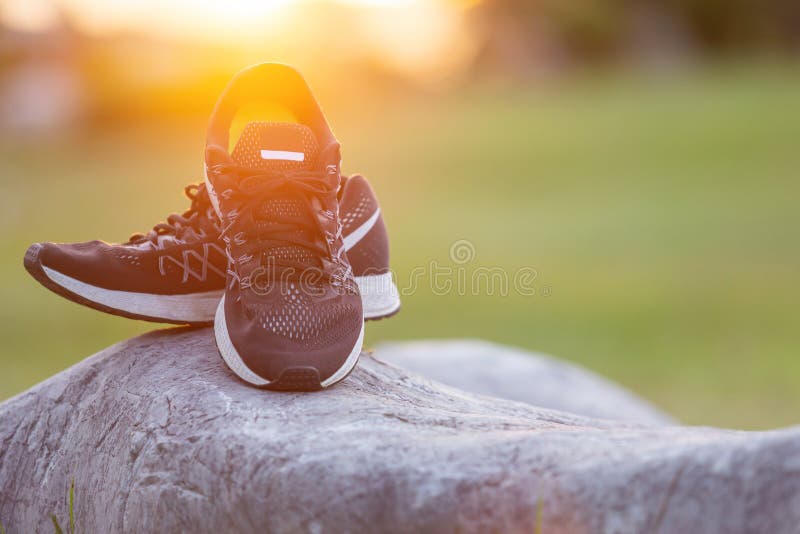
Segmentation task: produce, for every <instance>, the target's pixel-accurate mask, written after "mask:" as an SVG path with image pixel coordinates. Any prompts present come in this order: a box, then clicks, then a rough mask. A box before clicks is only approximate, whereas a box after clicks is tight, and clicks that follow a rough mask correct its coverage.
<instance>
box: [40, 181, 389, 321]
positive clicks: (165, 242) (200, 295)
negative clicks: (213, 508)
mask: <svg viewBox="0 0 800 534" xmlns="http://www.w3.org/2000/svg"><path fill="white" fill-rule="evenodd" d="M342 180H343V181H344V186H343V187H342V189H341V191H340V196H341V200H340V203H339V206H340V210H341V212H342V214H343V215H342V222H343V225H344V244H345V248H346V249H347V250H348V256H349V257H350V260H351V265H352V267H353V273H354V274H355V280H356V283H357V284H358V286H359V288H360V290H361V297H362V299H363V307H364V318H365V319H381V318H383V317H388V316H390V315H392V314H394V313H395V312H397V310H398V309H399V308H400V298H399V295H398V292H397V288H396V286H395V284H394V281H393V280H392V275H391V273H390V272H389V240H388V238H387V234H386V226H385V224H384V222H383V217H382V216H381V213H380V208H379V207H378V200H377V198H376V197H375V193H374V192H373V191H372V189H371V188H370V186H369V184H368V183H367V181H366V179H364V178H363V177H362V176H358V175H356V176H352V177H351V178H345V177H343V178H342ZM185 191H186V196H188V197H189V198H190V199H191V201H192V204H191V207H190V208H189V210H188V211H186V212H185V213H183V214H182V215H177V214H173V215H170V216H169V217H168V218H167V221H166V222H163V223H159V224H157V225H156V226H155V227H154V228H153V230H151V231H150V232H148V233H147V234H135V235H133V236H131V238H130V240H129V241H128V242H127V243H123V244H114V245H112V244H108V243H104V242H101V241H90V242H88V243H68V244H58V243H36V244H34V245H31V246H30V248H28V251H27V253H26V254H25V268H26V269H27V270H28V272H29V273H30V274H31V275H32V276H33V277H34V278H35V279H36V280H38V281H39V282H40V283H41V284H42V285H43V286H45V287H47V288H48V289H51V290H52V291H54V292H56V293H58V294H59V295H61V296H63V297H65V298H68V299H70V300H72V301H74V302H77V303H79V304H85V305H86V306H89V307H91V308H94V309H96V310H100V311H104V312H108V313H112V314H114V315H120V316H122V317H129V318H133V319H143V320H146V321H155V322H161V323H176V324H192V325H207V324H211V323H212V322H213V320H214V313H215V311H216V309H217V304H219V300H220V298H222V293H223V290H224V288H225V276H226V274H225V273H226V270H227V264H228V258H227V256H226V255H225V244H224V243H223V242H222V239H221V238H220V235H219V233H220V228H219V223H218V219H217V215H216V213H214V210H213V208H212V207H211V201H210V200H209V197H208V192H207V191H206V187H205V184H200V185H199V186H198V185H190V186H188V187H187V188H186V190H185Z"/></svg>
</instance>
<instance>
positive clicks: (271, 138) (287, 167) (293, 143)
mask: <svg viewBox="0 0 800 534" xmlns="http://www.w3.org/2000/svg"><path fill="white" fill-rule="evenodd" d="M262 150H270V151H285V152H302V153H303V154H304V156H305V158H304V160H303V161H291V160H284V159H264V158H263V157H262V154H261V151H262ZM318 155H319V145H318V143H317V138H316V137H315V136H314V132H312V131H311V128H309V127H308V126H305V125H303V124H293V123H289V122H251V123H249V124H247V126H245V127H244V130H243V131H242V134H241V136H239V140H238V141H236V146H235V147H234V149H233V152H231V158H232V159H233V161H234V162H236V163H237V164H238V165H241V166H242V167H248V168H251V169H263V170H273V171H292V170H300V169H310V168H312V167H313V166H314V164H315V163H316V160H317V156H318Z"/></svg>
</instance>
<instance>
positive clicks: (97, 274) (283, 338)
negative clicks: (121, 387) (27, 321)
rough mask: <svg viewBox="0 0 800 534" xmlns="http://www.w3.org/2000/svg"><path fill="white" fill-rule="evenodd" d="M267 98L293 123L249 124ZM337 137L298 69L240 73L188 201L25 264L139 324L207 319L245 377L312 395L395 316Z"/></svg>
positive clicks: (366, 211)
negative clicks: (161, 216)
mask: <svg viewBox="0 0 800 534" xmlns="http://www.w3.org/2000/svg"><path fill="white" fill-rule="evenodd" d="M253 104H256V105H261V104H269V105H271V106H278V107H280V108H281V109H284V110H287V111H288V113H289V115H290V116H291V117H292V118H293V119H294V120H293V122H274V121H262V120H253V121H251V122H246V124H245V125H244V127H243V128H242V129H241V131H240V132H238V137H237V138H236V139H233V137H234V135H233V133H234V132H232V124H233V123H234V119H237V120H238V116H239V113H240V111H241V110H243V109H245V108H248V107H251V108H252V107H253ZM340 163H341V156H340V145H339V142H338V141H337V140H336V138H335V137H334V135H333V133H332V132H331V129H330V127H329V125H328V123H327V121H326V119H325V116H324V115H323V113H322V110H321V109H320V106H319V104H318V103H317V101H316V99H315V98H314V96H313V94H312V92H311V89H310V88H309V86H308V84H307V83H306V82H305V80H304V79H303V77H302V76H301V75H300V74H299V73H298V72H297V71H296V70H294V69H293V68H291V67H288V66H286V65H281V64H272V63H266V64H260V65H256V66H253V67H250V68H248V69H245V70H244V71H242V72H240V73H239V74H237V75H236V76H235V77H234V78H233V80H231V82H230V83H229V84H228V85H227V87H226V88H225V89H224V91H223V92H222V95H221V96H220V98H219V100H218V101H217V104H216V106H215V108H214V111H213V113H212V115H211V120H210V124H209V127H208V133H207V141H206V150H205V181H204V183H201V184H199V185H191V186H189V187H187V188H186V194H187V196H188V197H189V198H190V199H191V207H190V208H189V209H188V210H187V211H186V212H184V213H183V214H181V215H178V214H173V215H170V216H169V217H168V218H167V220H166V221H165V222H162V223H159V224H157V225H156V226H155V227H154V228H153V229H152V230H151V231H150V232H148V233H146V234H135V235H133V236H131V238H130V240H129V241H128V242H126V243H122V244H108V243H105V242H102V241H90V242H87V243H71V244H56V243H36V244H34V245H32V246H31V247H30V248H29V249H28V251H27V253H26V254H25V268H26V269H27V270H28V272H29V273H30V274H31V275H32V276H33V277H34V278H36V280H38V281H39V282H40V283H41V284H42V285H44V286H45V287H47V288H48V289H51V290H52V291H54V292H56V293H58V294H59V295H61V296H63V297H66V298H68V299H70V300H72V301H75V302H78V303H80V304H84V305H86V306H90V307H92V308H94V309H97V310H100V311H104V312H108V313H112V314H115V315H120V316H123V317H129V318H133V319H142V320H147V321H155V322H165V323H177V324H188V325H210V324H213V325H214V334H215V338H216V342H217V347H218V349H219V353H220V355H221V356H222V358H223V360H224V361H225V363H226V364H227V365H228V367H229V368H230V369H231V371H233V372H234V373H235V374H236V375H237V376H238V377H239V378H241V379H242V380H244V381H245V382H247V383H249V384H252V385H254V386H257V387H261V388H264V389H273V390H316V389H321V388H324V387H328V386H331V385H333V384H335V383H337V382H339V381H340V380H342V379H343V378H345V377H346V376H347V375H348V374H349V373H350V371H352V370H353V368H354V367H355V365H356V363H357V362H358V358H359V355H360V353H361V348H362V344H363V339H364V321H365V320H367V319H380V318H383V317H388V316H390V315H393V314H394V313H396V312H397V311H398V310H399V308H400V298H399V295H398V291H397V288H396V286H395V284H394V281H393V279H392V274H391V272H390V270H389V242H388V237H387V233H386V227H385V225H384V222H383V218H382V216H381V211H380V207H379V206H378V201H377V199H376V197H375V193H374V192H373V191H372V189H371V187H370V185H369V184H368V183H367V181H366V179H364V177H362V176H359V175H353V176H350V177H345V176H342V174H341V171H340Z"/></svg>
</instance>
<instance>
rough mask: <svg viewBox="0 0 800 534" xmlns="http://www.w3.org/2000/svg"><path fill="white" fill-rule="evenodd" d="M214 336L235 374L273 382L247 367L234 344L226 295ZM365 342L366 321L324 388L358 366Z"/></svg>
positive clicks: (262, 382)
mask: <svg viewBox="0 0 800 534" xmlns="http://www.w3.org/2000/svg"><path fill="white" fill-rule="evenodd" d="M214 337H215V338H216V340H217V348H218V349H219V353H220V355H221V356H222V359H223V360H224V361H225V364H226V365H227V366H228V368H229V369H230V370H231V371H233V372H234V374H236V376H238V377H239V378H241V379H242V380H244V381H245V382H247V383H249V384H252V385H254V386H259V387H263V386H268V385H270V384H271V383H272V382H270V381H269V380H267V379H265V378H263V377H261V376H258V375H257V374H256V373H254V372H253V371H252V370H251V369H250V368H249V367H247V365H246V364H245V363H244V360H242V357H241V356H239V352H238V351H237V350H236V347H234V346H233V342H232V341H231V338H230V335H228V326H227V322H226V321H225V297H224V296H223V297H222V299H221V300H220V301H219V305H218V306H217V312H216V315H215V317H214ZM363 344H364V323H361V332H360V333H359V334H358V340H357V341H356V344H355V345H354V346H353V348H352V350H351V351H350V354H349V355H348V356H347V359H346V360H345V362H344V363H343V364H342V366H341V367H340V368H339V369H337V370H336V372H335V373H333V374H332V375H331V376H329V377H328V378H326V379H325V380H323V381H322V382H320V386H322V387H323V388H326V387H328V386H332V385H333V384H335V383H337V382H339V381H340V380H342V379H343V378H344V377H346V376H347V375H348V374H349V373H350V371H352V370H353V367H355V366H356V363H358V357H359V355H360V354H361V347H362V346H363Z"/></svg>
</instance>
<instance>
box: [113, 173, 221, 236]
mask: <svg viewBox="0 0 800 534" xmlns="http://www.w3.org/2000/svg"><path fill="white" fill-rule="evenodd" d="M183 194H184V195H186V197H187V198H188V199H189V200H191V202H192V203H191V205H190V206H189V209H188V210H186V211H185V212H183V213H182V214H178V213H173V214H171V215H169V216H168V217H167V220H166V221H164V222H160V223H158V224H156V225H155V226H153V229H152V230H150V231H149V232H147V233H143V234H142V233H135V234H133V235H131V237H130V238H129V239H128V243H129V244H132V245H138V244H141V243H145V242H150V243H152V244H153V245H154V246H155V247H160V246H161V243H160V241H161V239H160V238H162V237H164V236H174V237H175V238H176V239H180V238H181V237H182V236H184V235H185V234H186V232H187V231H188V230H189V229H191V230H193V231H194V233H195V234H196V235H197V236H198V237H206V236H208V235H214V234H218V233H219V226H218V225H217V223H216V221H215V217H213V216H211V215H210V211H211V209H212V206H211V199H210V198H209V197H208V191H207V190H206V186H205V184H203V183H200V184H189V185H187V186H186V187H185V188H184V189H183Z"/></svg>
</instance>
